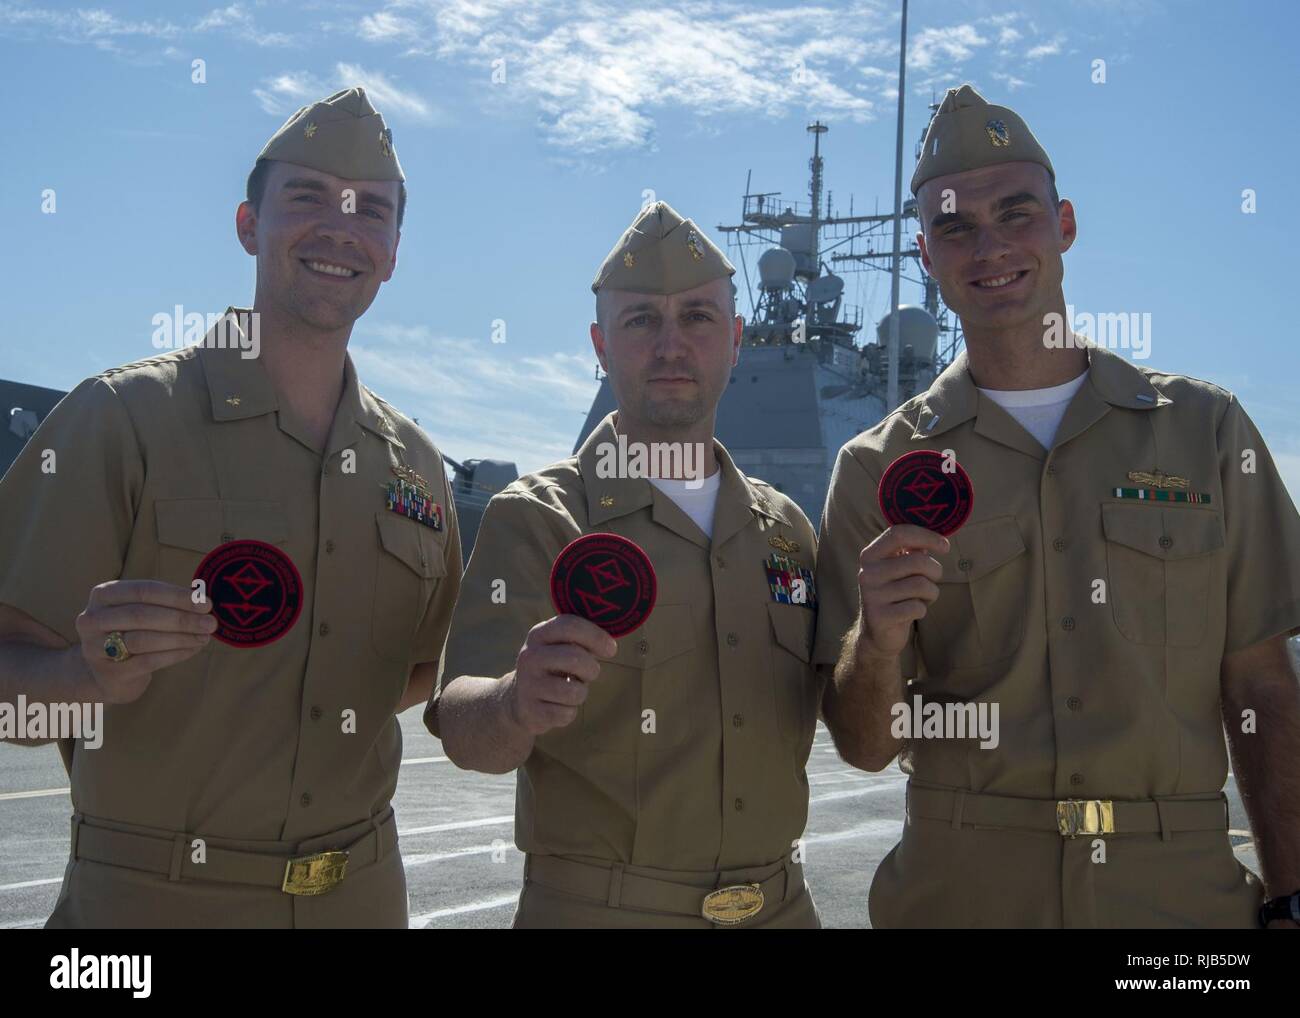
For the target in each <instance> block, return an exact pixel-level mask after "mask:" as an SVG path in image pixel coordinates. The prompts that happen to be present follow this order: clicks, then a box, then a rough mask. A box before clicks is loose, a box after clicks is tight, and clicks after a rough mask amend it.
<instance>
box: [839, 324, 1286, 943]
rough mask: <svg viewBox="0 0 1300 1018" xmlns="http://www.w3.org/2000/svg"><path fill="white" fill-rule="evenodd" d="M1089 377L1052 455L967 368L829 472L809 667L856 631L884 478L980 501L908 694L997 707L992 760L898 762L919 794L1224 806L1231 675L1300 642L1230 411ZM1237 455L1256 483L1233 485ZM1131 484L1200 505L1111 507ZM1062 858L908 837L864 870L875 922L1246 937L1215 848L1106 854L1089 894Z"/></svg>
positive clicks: (1253, 893)
mask: <svg viewBox="0 0 1300 1018" xmlns="http://www.w3.org/2000/svg"><path fill="white" fill-rule="evenodd" d="M1088 354H1089V362H1090V368H1089V373H1088V378H1087V381H1086V382H1085V383H1084V385H1083V387H1082V388H1081V389H1080V390H1079V392H1078V394H1077V395H1076V396H1075V398H1074V400H1073V402H1072V403H1071V404H1070V406H1069V408H1068V410H1067V411H1066V414H1065V417H1064V419H1063V420H1062V422H1061V425H1060V429H1059V431H1058V433H1057V436H1056V439H1055V442H1054V444H1053V447H1052V449H1051V450H1050V451H1048V450H1044V449H1043V447H1042V446H1041V445H1039V444H1038V442H1037V441H1036V440H1034V439H1033V438H1032V437H1031V436H1030V435H1029V434H1028V433H1027V432H1026V431H1024V429H1023V428H1021V427H1020V425H1019V424H1017V423H1016V422H1015V420H1014V419H1013V418H1012V417H1011V416H1010V415H1008V414H1007V413H1006V411H1005V410H1003V409H1002V408H1001V407H999V406H997V405H996V404H994V403H993V402H992V401H990V400H987V399H985V398H983V397H981V396H980V394H979V392H978V390H977V389H976V388H975V386H974V383H973V382H972V380H971V377H970V373H969V371H968V369H967V363H966V356H965V354H962V355H961V356H960V357H959V358H958V359H957V361H956V362H954V363H953V364H952V365H951V366H950V367H949V368H948V369H947V370H945V371H944V372H943V374H942V375H941V376H940V377H939V378H938V379H937V380H936V381H935V383H934V384H933V385H932V386H931V388H930V389H929V391H928V392H926V393H924V394H922V395H920V396H917V397H916V398H914V399H912V400H910V401H909V402H907V403H905V404H904V405H903V406H901V407H900V408H899V409H898V410H896V411H894V412H893V413H892V414H890V415H889V416H888V417H887V418H886V419H885V420H884V421H882V422H881V423H880V424H878V425H876V426H875V427H874V428H872V429H870V430H869V431H866V432H864V433H863V434H861V435H859V436H858V437H857V438H855V439H853V440H852V441H851V442H849V443H848V444H847V445H846V446H845V447H844V448H843V449H842V450H841V451H840V455H839V458H838V460H837V463H836V467H835V473H834V476H833V478H832V481H831V488H830V492H829V494H828V497H827V504H826V512H825V515H824V518H823V523H822V533H821V545H820V549H821V552H820V555H819V558H818V583H819V586H820V588H821V596H822V606H821V612H820V618H819V627H818V635H817V642H816V650H815V659H816V660H817V661H818V662H821V663H823V664H824V665H829V664H830V663H831V662H833V661H834V660H835V658H836V656H837V654H838V650H839V645H840V642H841V640H842V638H843V636H844V634H845V632H846V631H847V630H848V628H849V627H850V625H851V624H852V622H853V619H854V618H855V617H856V615H857V614H858V612H859V611H860V599H859V594H858V588H857V579H856V574H857V559H858V554H859V552H860V551H861V549H862V548H863V547H864V546H865V545H867V544H869V543H870V542H871V541H872V540H873V539H874V538H875V537H876V536H877V535H879V534H880V533H881V532H882V531H883V530H884V529H885V527H886V524H885V521H884V520H883V518H882V516H881V513H880V508H879V506H878V504H877V500H876V488H877V484H878V481H879V478H880V475H881V473H882V472H883V471H884V469H885V467H886V466H887V465H888V464H889V463H890V462H892V461H893V460H894V459H895V458H896V457H897V456H899V455H901V454H902V453H904V452H907V451H909V450H912V449H933V450H938V451H943V450H945V449H951V450H953V452H954V453H955V454H956V458H957V462H958V463H960V464H961V465H962V467H964V468H965V470H966V471H967V472H968V473H969V475H970V477H971V480H972V482H973V484H974V488H975V501H974V510H973V512H972V514H971V517H970V521H969V522H968V523H967V524H966V525H965V526H964V527H963V528H962V529H961V530H959V531H958V532H957V533H956V534H955V535H954V536H953V537H952V539H951V540H952V549H951V550H950V551H949V553H948V554H947V555H944V556H941V557H940V562H941V563H942V565H943V578H942V582H941V583H940V585H939V586H940V590H941V593H940V595H939V598H938V600H937V601H936V602H935V603H934V604H933V605H932V606H931V607H930V610H929V612H928V614H927V615H926V617H925V618H924V619H923V620H921V622H920V623H919V624H918V625H917V626H916V627H914V644H913V651H912V653H911V654H909V655H906V656H905V662H904V665H905V667H904V673H905V675H908V676H909V677H911V678H912V679H913V681H912V683H911V688H910V689H909V692H908V697H909V701H910V698H911V697H912V696H913V695H915V694H921V695H923V696H924V697H925V698H926V699H927V700H934V701H943V702H946V701H955V702H970V703H979V702H987V703H996V704H998V705H999V711H1000V717H999V723H1000V744H999V745H998V746H997V747H996V748H995V749H981V748H980V747H979V745H978V742H977V741H975V740H964V741H956V740H941V739H929V740H926V739H917V740H913V741H912V742H910V743H909V744H908V745H907V746H906V748H905V751H904V753H903V754H902V756H901V758H900V764H901V766H902V769H903V770H904V771H905V772H906V773H908V774H909V775H911V776H912V779H913V781H916V782H923V783H925V784H926V785H929V786H935V787H939V788H948V789H956V790H967V791H970V792H988V793H996V794H1000V795H1008V796H1021V797H1027V798H1033V799H1043V800H1061V799H1067V798H1075V799H1113V800H1151V799H1157V800H1159V799H1162V798H1170V797H1178V796H1203V795H1213V794H1217V793H1219V792H1220V791H1221V790H1222V789H1223V787H1224V784H1225V781H1226V779H1227V771H1228V757H1227V753H1226V747H1225V742H1224V735H1223V730H1222V722H1221V719H1220V714H1219V701H1220V696H1219V670H1220V665H1221V662H1222V659H1223V657H1224V655H1225V654H1227V653H1230V652H1232V651H1235V650H1240V649H1242V648H1244V647H1248V646H1251V645H1252V644H1255V643H1258V642H1259V641H1261V640H1265V639H1267V638H1269V637H1272V636H1276V635H1278V634H1281V633H1285V632H1288V631H1290V630H1293V629H1295V628H1296V627H1298V626H1300V518H1297V515H1296V510H1295V507H1294V505H1293V504H1292V502H1291V499H1290V497H1289V496H1288V494H1287V492H1286V489H1285V487H1284V486H1283V483H1282V481H1281V479H1280V477H1279V476H1278V473H1277V470H1276V468H1275V466H1274V465H1273V462H1272V460H1271V459H1270V457H1269V454H1268V450H1267V448H1266V447H1265V445H1264V442H1263V440H1262V439H1261V438H1260V435H1259V433H1258V432H1257V431H1256V430H1255V427H1254V425H1253V424H1252V423H1251V422H1250V420H1249V418H1248V417H1247V416H1246V414H1245V412H1244V411H1243V410H1242V408H1241V406H1240V405H1239V404H1238V403H1237V401H1236V399H1235V398H1234V397H1233V396H1232V395H1231V394H1230V393H1227V392H1225V391H1224V390H1222V389H1220V388H1218V387H1216V386H1214V385H1211V384H1209V383H1207V382H1202V381H1198V380H1196V379H1192V378H1187V377H1184V376H1181V375H1171V374H1163V373H1160V372H1156V371H1152V370H1150V369H1147V368H1139V367H1136V366H1134V365H1132V364H1130V363H1129V362H1128V361H1126V360H1124V359H1123V358H1121V357H1118V356H1117V355H1115V354H1112V353H1110V352H1108V351H1106V350H1103V349H1098V348H1091V349H1089V351H1088ZM1247 450H1251V451H1253V456H1254V468H1255V469H1254V472H1249V473H1248V472H1244V471H1243V469H1242V464H1243V453H1244V452H1246V451H1247ZM1130 471H1135V472H1147V473H1155V472H1156V471H1163V472H1164V473H1165V474H1170V475H1175V476H1177V477H1180V478H1185V479H1186V480H1187V481H1188V487H1187V489H1186V490H1188V491H1189V492H1193V493H1198V494H1205V495H1208V496H1209V500H1208V501H1206V502H1202V503H1200V504H1194V503H1187V502H1182V503H1174V502H1155V501H1139V500H1136V499H1131V498H1119V497H1116V496H1115V493H1114V490H1115V489H1116V488H1135V487H1149V485H1144V484H1140V483H1138V482H1135V481H1133V480H1130V479H1129V478H1128V476H1127V475H1128V473H1129V472H1130ZM1099 582H1100V583H1104V585H1105V591H1104V592H1105V600H1104V603H1096V602H1095V601H1094V595H1095V592H1098V591H1100V589H1101V588H1100V587H1099V586H1098V583H1099ZM1066 840H1067V839H1063V838H1061V837H1060V836H1059V835H1055V834H1050V833H1044V834H1027V833H1014V832H1009V831H987V830H986V831H975V830H974V829H973V828H972V827H971V825H963V823H962V821H961V818H960V816H957V817H955V818H953V819H951V820H950V821H949V822H947V823H946V824H945V823H936V822H934V821H927V820H921V819H919V818H916V817H909V820H908V824H907V827H906V828H905V830H904V835H903V840H902V843H901V844H900V845H899V846H898V847H897V848H895V849H894V851H893V852H892V853H891V854H890V856H889V857H888V858H887V859H886V860H885V862H884V863H883V864H882V865H881V867H880V868H879V869H878V870H877V873H876V877H875V880H874V882H873V891H872V906H871V907H872V921H873V923H876V924H877V925H919V926H925V925H932V926H933V925H950V926H977V925H1000V924H1009V925H1026V926H1037V925H1066V926H1070V925H1090V924H1093V923H1095V924H1097V925H1101V926H1116V925H1143V924H1146V925H1162V926H1164V925H1169V926H1177V925H1187V926H1191V925H1200V924H1218V923H1221V922H1223V923H1229V924H1235V923H1236V922H1237V921H1240V922H1241V923H1243V924H1247V925H1248V924H1249V923H1250V920H1251V907H1252V906H1253V904H1254V903H1255V902H1256V901H1257V900H1258V896H1259V884H1258V881H1257V880H1256V879H1255V877H1254V875H1253V874H1247V872H1246V871H1245V870H1244V869H1243V868H1241V867H1239V866H1238V865H1237V863H1236V861H1235V859H1234V858H1233V856H1232V850H1231V847H1230V845H1229V841H1228V837H1227V835H1226V833H1224V832H1222V831H1220V832H1218V833H1205V832H1201V833H1196V834H1192V833H1185V832H1184V833H1174V834H1173V835H1172V837H1170V838H1169V839H1168V840H1165V839H1163V838H1162V837H1161V836H1160V835H1158V834H1155V835H1132V836H1127V835H1124V834H1123V832H1122V831H1121V832H1120V833H1119V834H1118V835H1116V836H1114V837H1112V838H1109V839H1108V851H1109V857H1108V861H1107V863H1106V864H1105V865H1103V866H1095V867H1094V868H1093V869H1094V870H1095V872H1093V873H1092V876H1091V877H1090V878H1089V879H1088V880H1087V881H1082V880H1080V879H1073V878H1071V877H1070V876H1069V868H1070V867H1071V866H1073V865H1074V864H1075V862H1076V861H1077V856H1078V853H1079V852H1083V851H1084V850H1083V849H1082V848H1079V846H1080V845H1082V844H1089V845H1090V844H1091V841H1092V839H1091V838H1081V839H1078V840H1077V841H1076V842H1074V843H1073V844H1065V842H1066ZM975 875H978V876H977V877H976V876H975ZM1162 884H1163V885H1164V888H1163V889H1162V888H1161V887H1160V886H1158V885H1162ZM1169 888H1177V893H1166V892H1167V891H1168V889H1169ZM992 901H997V902H1000V904H999V905H998V907H997V908H996V909H990V908H989V907H988V902H992Z"/></svg>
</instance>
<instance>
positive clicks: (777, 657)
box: [767, 601, 820, 746]
mask: <svg viewBox="0 0 1300 1018" xmlns="http://www.w3.org/2000/svg"><path fill="white" fill-rule="evenodd" d="M767 614H768V618H769V620H770V621H771V624H772V639H773V643H772V647H771V649H772V690H773V695H774V698H775V712H776V724H777V729H778V730H779V731H780V733H781V738H782V739H783V740H784V741H785V742H786V744H787V745H790V746H800V745H802V744H804V743H808V744H811V743H812V734H813V731H814V730H815V728H816V725H817V697H818V694H819V692H820V689H819V684H818V682H817V677H816V670H815V669H814V668H813V666H812V664H811V661H812V643H813V631H814V629H815V628H816V622H817V616H816V614H815V613H814V612H813V611H811V610H810V609H808V608H802V607H799V606H798V605H790V604H780V603H778V602H775V601H769V602H768V605H767Z"/></svg>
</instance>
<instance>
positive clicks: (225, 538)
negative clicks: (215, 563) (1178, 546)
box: [209, 530, 235, 544]
mask: <svg viewBox="0 0 1300 1018" xmlns="http://www.w3.org/2000/svg"><path fill="white" fill-rule="evenodd" d="M209 533H211V531H209ZM234 539H235V535H234V534H232V533H231V532H230V531H229V530H226V531H222V534H221V543H222V544H227V543H228V542H230V541H233V540H234Z"/></svg>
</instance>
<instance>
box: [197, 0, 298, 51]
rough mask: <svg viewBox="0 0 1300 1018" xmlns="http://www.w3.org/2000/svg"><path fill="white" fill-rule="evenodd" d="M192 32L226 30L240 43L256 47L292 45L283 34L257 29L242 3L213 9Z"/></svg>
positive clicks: (291, 39) (289, 37)
mask: <svg viewBox="0 0 1300 1018" xmlns="http://www.w3.org/2000/svg"><path fill="white" fill-rule="evenodd" d="M194 30H195V31H196V32H210V31H217V30H228V31H229V33H230V34H231V35H232V36H233V37H235V38H237V39H239V40H240V41H242V42H251V43H253V44H254V45H257V46H289V45H291V44H292V43H293V38H292V37H291V36H288V35H285V34H284V33H283V32H268V31H265V30H263V29H260V28H258V27H257V23H256V22H255V21H254V20H253V16H252V15H251V14H250V13H249V12H248V9H247V8H246V7H245V6H244V5H243V4H242V3H233V4H231V5H230V6H228V7H217V8H214V9H213V10H211V11H209V12H208V13H207V14H205V15H204V16H203V17H202V18H200V19H199V21H198V23H197V24H196V25H195V26H194Z"/></svg>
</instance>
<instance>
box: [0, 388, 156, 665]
mask: <svg viewBox="0 0 1300 1018" xmlns="http://www.w3.org/2000/svg"><path fill="white" fill-rule="evenodd" d="M144 474H145V465H144V459H143V456H142V454H141V451H140V445H139V441H138V439H137V437H136V433H135V428H134V426H133V424H132V422H131V419H130V417H129V415H128V414H127V411H126V408H125V407H124V406H123V405H122V401H121V399H120V397H119V396H118V394H117V392H116V391H115V390H114V389H113V388H112V386H111V385H110V384H109V383H108V382H107V381H105V380H104V379H102V378H92V379H87V380H86V381H84V382H82V383H81V384H80V385H78V386H77V387H76V388H75V389H73V390H72V392H70V393H68V395H67V396H65V397H64V398H63V399H62V400H61V401H60V402H59V404H58V405H57V406H56V407H55V408H54V409H53V410H52V411H50V413H49V415H48V416H47V417H46V418H45V420H44V421H43V422H42V423H41V426H40V427H39V428H38V429H37V430H36V433H35V434H34V435H32V437H31V439H30V440H29V441H28V443H27V444H26V445H25V446H24V447H23V449H22V451H21V452H20V453H19V454H18V458H17V459H15V460H14V462H13V464H12V465H11V466H10V467H9V471H8V473H6V474H5V475H4V479H3V481H0V519H2V520H3V521H4V526H3V528H0V603H3V604H7V605H10V606H11V607H13V608H16V609H18V610H19V611H21V612H24V613H26V614H27V615H29V616H31V617H32V618H33V619H35V620H36V621H37V622H40V623H41V624H43V625H45V626H47V627H49V628H50V629H52V630H54V631H55V632H56V633H58V634H59V635H60V636H62V637H63V638H64V639H65V640H67V641H68V642H69V643H75V642H76V641H77V639H78V636H77V630H76V624H75V623H76V618H77V616H78V615H80V614H81V612H82V611H83V610H84V608H85V606H86V601H87V599H88V598H89V597H90V591H91V589H92V588H93V587H95V586H97V585H98V584H100V583H104V582H106V581H108V580H116V579H118V578H119V577H120V576H121V575H122V564H123V562H124V561H125V559H126V552H127V548H128V546H129V544H130V541H131V533H132V530H133V529H134V526H135V516H136V510H137V508H138V506H139V499H140V492H141V490H142V488H143V485H144Z"/></svg>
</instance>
